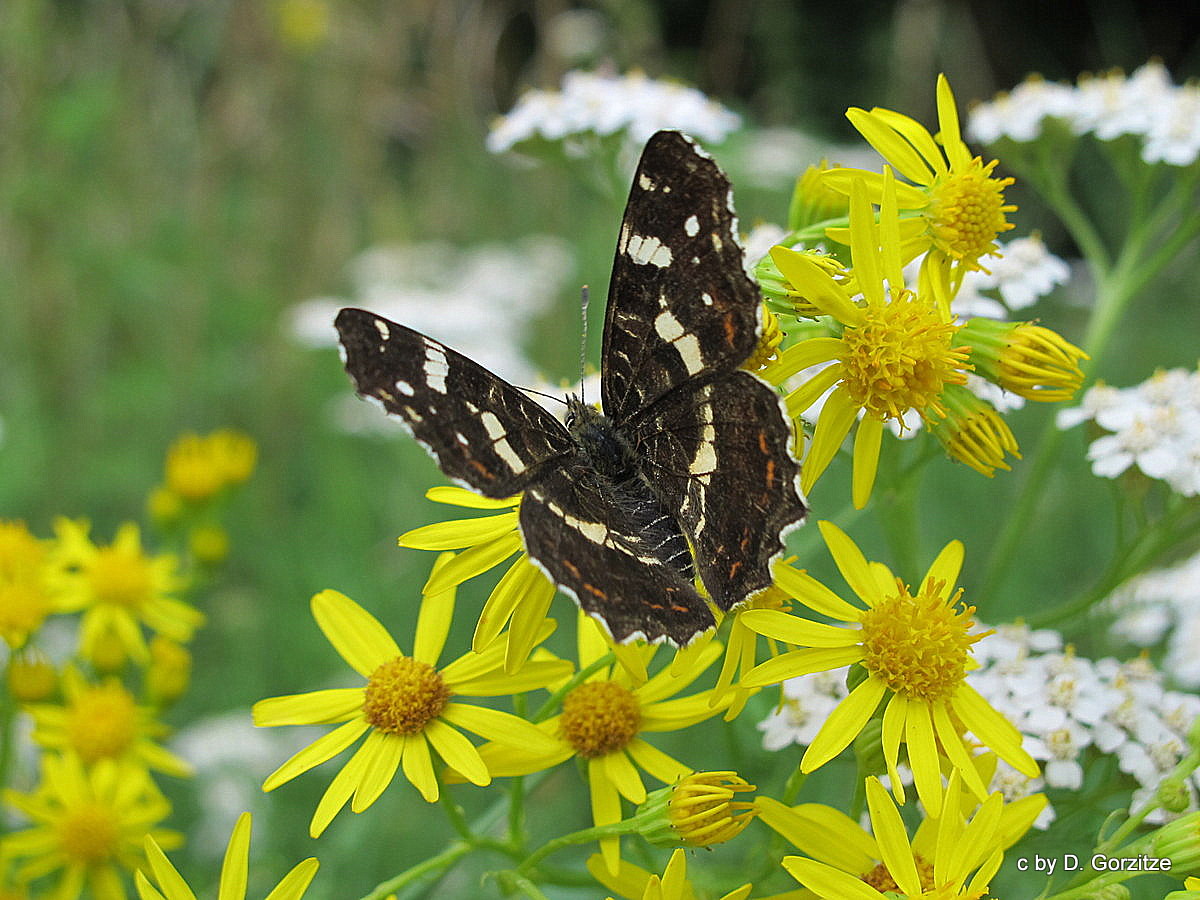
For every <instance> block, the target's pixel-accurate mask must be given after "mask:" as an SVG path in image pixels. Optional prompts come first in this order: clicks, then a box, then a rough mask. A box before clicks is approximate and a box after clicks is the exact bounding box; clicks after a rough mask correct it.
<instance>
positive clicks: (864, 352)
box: [765, 169, 971, 509]
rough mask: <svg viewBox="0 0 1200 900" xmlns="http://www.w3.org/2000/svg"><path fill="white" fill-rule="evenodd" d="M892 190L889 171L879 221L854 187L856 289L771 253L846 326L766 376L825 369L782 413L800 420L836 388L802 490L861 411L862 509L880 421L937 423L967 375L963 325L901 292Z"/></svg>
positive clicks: (856, 468) (856, 477)
mask: <svg viewBox="0 0 1200 900" xmlns="http://www.w3.org/2000/svg"><path fill="white" fill-rule="evenodd" d="M895 187H896V183H895V179H893V178H892V177H891V172H890V170H887V169H885V172H884V176H883V207H882V209H881V211H880V214H879V221H878V223H877V222H876V219H875V213H874V210H873V209H872V208H871V204H870V203H869V201H868V199H867V193H866V185H865V183H864V182H863V181H862V180H861V179H859V180H857V181H855V182H853V184H852V185H851V191H850V241H851V247H852V251H853V254H854V278H853V280H852V283H846V282H844V281H842V280H839V279H837V278H835V277H833V276H831V275H830V274H829V272H828V271H827V270H826V269H825V268H824V267H823V266H819V265H817V264H816V263H814V262H813V261H812V258H811V257H810V256H808V255H807V254H804V253H797V252H796V251H794V250H788V249H787V248H785V247H776V248H775V249H774V250H772V251H771V257H772V259H774V260H775V262H776V264H777V265H778V266H779V270H780V271H781V272H782V273H783V274H784V276H785V277H786V278H787V279H788V281H790V282H791V283H792V285H793V286H794V287H795V288H796V290H797V291H798V292H799V293H800V294H801V295H802V296H804V297H805V298H806V299H807V300H808V302H809V303H811V304H812V305H813V306H814V307H816V308H817V309H819V310H820V311H821V312H822V313H823V314H824V315H828V316H831V317H832V318H833V319H834V320H835V321H836V322H838V323H840V324H841V326H842V331H841V335H840V336H838V337H815V338H810V339H808V340H803V341H800V342H799V343H796V344H793V345H792V346H791V347H789V348H787V349H786V350H785V351H783V353H781V354H780V359H779V364H778V366H777V367H776V371H775V372H773V373H772V372H770V371H768V372H767V373H765V377H766V378H767V380H768V381H771V382H773V383H776V384H778V383H779V382H781V381H782V380H783V379H784V378H786V377H788V376H790V375H791V374H793V373H796V372H799V371H802V370H804V369H807V368H809V367H810V366H816V365H820V364H823V363H831V364H830V365H828V366H826V367H825V368H824V369H822V370H821V371H820V372H819V373H818V374H817V375H815V376H814V377H812V378H810V379H809V380H808V381H807V382H805V383H804V384H803V385H801V386H800V387H799V388H797V389H796V390H794V391H792V393H790V394H789V395H788V397H787V399H786V403H787V409H788V413H789V414H790V415H792V416H799V415H800V414H801V413H803V412H804V411H805V410H806V409H808V408H809V407H810V406H812V405H813V404H814V403H815V402H816V401H817V400H818V399H819V398H820V397H821V395H822V394H824V393H825V392H826V391H827V390H829V389H830V388H833V392H832V393H831V394H830V395H829V398H828V399H827V400H826V401H825V405H824V407H823V408H822V410H821V415H820V417H819V418H818V419H817V427H816V431H815V433H814V434H813V440H812V446H811V447H810V449H809V451H808V455H807V456H806V458H805V461H804V468H803V471H802V474H801V489H802V490H803V491H804V492H805V493H808V492H809V491H810V490H811V489H812V486H813V484H815V483H816V480H817V479H818V478H819V477H820V476H821V474H822V473H823V472H824V471H825V468H826V467H827V466H828V465H829V463H830V462H831V461H832V460H833V457H834V456H835V455H836V453H837V451H838V449H839V448H840V447H841V445H842V441H843V440H844V439H845V437H846V435H847V434H848V433H849V432H850V429H851V428H852V427H854V425H855V420H856V419H858V418H859V416H860V414H861V419H859V421H858V427H857V431H856V433H855V438H854V463H853V488H852V495H853V500H854V505H855V506H856V507H857V508H859V509H861V508H862V507H863V506H865V505H866V503H867V500H868V499H869V498H870V496H871V488H872V486H873V485H874V483H875V473H876V470H877V468H878V465H879V449H880V443H881V440H882V437H883V428H884V424H885V423H886V422H888V421H893V422H897V423H899V424H900V425H901V427H903V422H904V414H905V413H907V412H908V411H909V410H916V411H917V412H919V413H920V414H921V416H922V418H924V419H925V420H926V421H937V420H938V419H939V418H941V417H942V416H944V415H945V407H944V405H943V403H942V400H941V394H942V392H943V391H944V390H945V388H946V387H947V386H948V385H952V384H963V383H964V382H965V381H966V372H967V370H968V369H970V368H971V365H970V363H968V362H967V349H966V348H965V347H960V346H958V344H957V332H958V330H959V327H960V326H959V325H958V324H957V323H955V322H954V320H953V319H952V318H951V317H950V315H949V313H948V312H944V311H943V310H942V309H941V308H940V307H939V306H938V305H937V304H935V303H932V302H930V301H929V300H928V299H927V298H926V297H924V296H922V295H920V294H918V293H915V292H913V291H911V290H908V289H907V288H905V286H904V274H903V272H902V267H901V259H900V238H899V220H898V218H897V215H896V206H895V204H896V193H895V190H894V188H895ZM856 292H861V293H862V297H863V301H864V302H863V303H862V304H859V303H856V302H855V300H854V296H855V293H856Z"/></svg>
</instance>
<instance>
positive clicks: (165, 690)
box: [146, 634, 192, 708]
mask: <svg viewBox="0 0 1200 900" xmlns="http://www.w3.org/2000/svg"><path fill="white" fill-rule="evenodd" d="M191 677H192V654H191V653H190V652H189V651H188V649H187V647H185V646H183V644H179V643H176V642H175V641H172V640H170V639H168V638H165V637H163V636H162V635H161V634H159V635H155V637H154V639H153V640H152V641H150V666H149V667H148V668H147V669H146V696H147V697H149V698H150V702H151V703H153V704H154V705H155V706H158V707H160V708H161V707H164V706H170V705H171V704H172V703H174V702H175V701H176V700H178V699H179V698H180V697H182V696H183V694H184V692H185V691H187V689H188V684H189V683H190V682H191Z"/></svg>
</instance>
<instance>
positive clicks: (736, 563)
mask: <svg viewBox="0 0 1200 900" xmlns="http://www.w3.org/2000/svg"><path fill="white" fill-rule="evenodd" d="M741 567H742V561H741V560H740V559H739V560H735V561H734V563H733V565H732V566H730V567H729V580H730V581H733V579H734V578H735V577H736V576H737V573H738V569H740V568H741Z"/></svg>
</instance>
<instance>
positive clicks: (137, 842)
mask: <svg viewBox="0 0 1200 900" xmlns="http://www.w3.org/2000/svg"><path fill="white" fill-rule="evenodd" d="M42 766H43V770H42V783H41V785H40V786H39V787H38V788H37V789H35V790H34V791H33V792H32V793H29V794H24V793H20V792H18V791H14V790H11V789H10V790H5V792H4V799H5V801H6V802H7V803H8V804H9V805H10V806H13V807H15V808H16V809H18V810H19V811H20V812H22V813H23V814H24V815H26V816H27V817H29V819H31V820H32V821H33V827H31V828H27V829H25V830H24V831H18V832H16V833H13V834H8V835H5V838H4V844H3V857H4V860H5V861H15V860H19V859H22V858H24V862H22V863H20V864H18V865H17V867H16V869H15V871H14V873H13V877H14V878H15V880H16V881H17V882H18V883H20V884H25V883H27V882H30V881H34V880H36V879H39V878H42V877H45V876H47V875H50V874H51V873H54V872H60V871H61V874H60V875H59V878H58V882H57V885H56V887H55V888H54V890H53V892H52V894H47V895H45V896H53V897H54V898H55V900H78V898H79V897H80V895H81V894H82V893H83V891H84V888H85V887H86V888H87V890H88V896H89V897H91V898H92V900H126V898H127V896H128V895H127V894H126V892H125V881H124V878H123V876H122V875H121V871H122V870H124V871H126V872H132V871H134V870H136V869H137V867H138V866H140V865H141V864H142V863H143V861H144V859H145V857H144V855H143V850H142V847H143V844H142V842H143V840H144V838H145V836H146V835H147V834H151V835H153V836H154V838H155V840H156V841H157V842H158V843H159V844H160V845H161V846H164V847H178V846H179V845H180V844H182V843H183V838H182V836H181V835H179V834H178V833H176V832H173V831H165V830H162V829H159V828H157V827H156V825H157V823H159V822H161V821H162V820H163V819H165V818H166V817H167V816H168V815H169V814H170V812H171V804H170V803H168V802H167V799H166V798H165V797H164V796H163V795H162V793H161V792H160V791H159V790H158V788H157V787H155V785H154V782H153V781H152V780H151V778H150V775H149V773H147V771H146V770H145V768H143V767H141V766H121V765H118V764H117V763H114V762H113V761H112V760H109V759H105V760H101V761H100V762H98V763H97V764H96V765H94V766H92V767H91V768H89V769H86V770H85V769H84V766H83V763H82V762H80V761H79V759H78V758H77V757H75V756H72V755H66V756H56V755H54V754H48V755H46V756H45V757H44V758H43V760H42ZM39 896H43V895H39Z"/></svg>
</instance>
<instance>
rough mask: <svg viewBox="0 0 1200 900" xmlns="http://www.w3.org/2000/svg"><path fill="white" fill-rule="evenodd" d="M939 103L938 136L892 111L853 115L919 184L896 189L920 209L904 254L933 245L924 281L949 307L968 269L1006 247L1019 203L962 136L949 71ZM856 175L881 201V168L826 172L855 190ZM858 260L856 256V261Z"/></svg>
mask: <svg viewBox="0 0 1200 900" xmlns="http://www.w3.org/2000/svg"><path fill="white" fill-rule="evenodd" d="M937 108H938V125H939V129H940V130H939V131H938V134H937V136H936V137H934V136H933V135H931V134H930V133H929V131H928V130H926V128H925V127H924V126H923V125H921V124H920V123H919V122H917V121H915V120H913V119H911V118H909V117H908V116H905V115H902V114H901V113H898V112H893V111H892V110H889V109H879V108H878V107H877V108H875V109H872V110H871V111H870V112H868V111H866V110H865V109H857V108H852V109H850V110H847V112H846V118H848V119H849V120H850V122H851V123H852V124H853V125H854V127H855V128H857V129H858V131H859V132H860V133H861V134H862V136H863V137H864V138H866V140H867V142H868V143H869V144H870V145H871V146H872V147H874V148H875V149H876V150H877V151H878V152H879V154H880V155H881V156H882V157H883V158H884V159H885V160H887V161H888V162H889V163H890V164H891V165H892V166H893V167H894V168H895V169H896V171H897V172H899V173H900V174H901V175H903V176H904V177H905V178H907V179H908V180H909V181H910V182H912V184H901V185H898V186H897V188H896V192H897V196H898V200H899V206H900V209H901V210H912V211H915V212H917V213H918V214H919V216H918V217H917V218H914V219H907V220H906V221H905V224H904V225H903V226H902V228H901V236H902V238H903V258H904V261H905V262H907V261H908V260H910V259H913V258H914V257H916V256H917V255H918V254H919V253H921V252H922V251H925V250H928V251H929V252H928V253H927V254H926V256H925V259H924V261H923V262H922V264H921V270H922V281H925V282H928V283H929V285H930V287H931V289H932V291H933V294H934V296H935V297H936V298H937V301H938V305H939V306H941V308H942V309H943V310H944V311H945V312H946V313H949V310H950V300H951V298H953V296H954V295H955V294H956V293H957V292H958V288H959V285H960V284H961V283H962V276H963V274H964V273H965V272H967V271H969V270H973V269H976V270H978V269H983V265H982V264H981V263H980V260H981V259H982V258H983V257H985V256H988V255H991V254H994V253H996V252H997V251H998V250H999V245H998V244H997V243H996V237H997V236H998V235H1000V234H1003V233H1004V232H1006V231H1008V230H1010V229H1011V228H1012V227H1013V225H1012V223H1011V222H1009V221H1008V220H1007V219H1006V218H1005V214H1006V213H1010V212H1013V211H1015V210H1016V206H1014V205H1012V204H1010V203H1005V202H1004V189H1005V188H1007V187H1008V186H1009V185H1011V184H1012V183H1013V179H1012V178H996V177H994V176H993V174H992V172H993V170H994V169H995V168H996V165H997V164H998V161H997V160H992V161H991V162H990V163H986V164H985V163H984V162H983V160H982V158H980V157H978V156H974V157H973V156H972V155H971V151H970V150H968V149H967V145H966V144H965V143H964V142H963V139H962V134H961V133H960V130H959V127H958V111H957V109H956V108H955V104H954V94H953V92H952V91H951V90H950V82H949V81H947V80H946V76H945V75H939V76H938V81H937ZM857 179H865V181H866V184H867V185H868V187H869V188H870V192H871V199H872V201H873V202H874V203H876V204H879V203H881V202H882V197H883V193H884V187H883V179H882V178H881V177H880V175H879V174H878V173H876V172H867V171H863V170H860V169H831V170H830V171H829V172H827V173H826V174H825V176H824V181H825V183H826V184H827V185H828V186H829V187H830V188H832V189H834V190H836V191H839V192H841V193H843V194H850V193H851V190H852V187H851V186H852V184H853V182H854V181H855V180H857ZM830 236H831V237H834V238H835V240H836V239H840V238H839V235H838V233H837V232H836V231H832V230H831V234H830ZM857 261H858V257H857V255H856V256H855V264H856V265H857Z"/></svg>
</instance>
